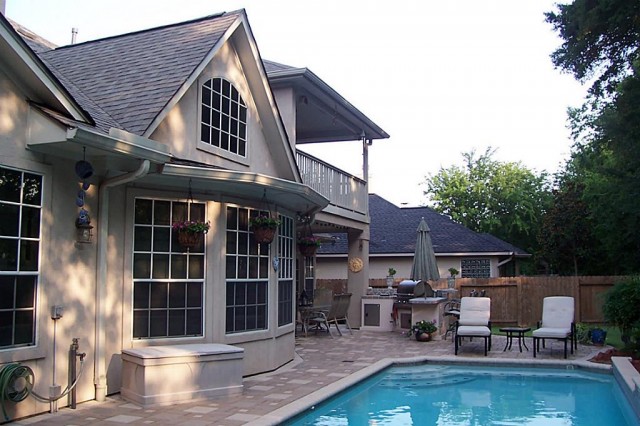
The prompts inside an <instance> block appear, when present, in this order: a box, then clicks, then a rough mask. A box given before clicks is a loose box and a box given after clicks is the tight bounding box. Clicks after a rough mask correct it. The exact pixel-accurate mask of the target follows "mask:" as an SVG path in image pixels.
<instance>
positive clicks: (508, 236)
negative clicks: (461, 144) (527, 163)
mask: <svg viewBox="0 0 640 426" xmlns="http://www.w3.org/2000/svg"><path fill="white" fill-rule="evenodd" d="M494 153H495V150H492V148H491V147H489V148H487V150H486V151H485V152H484V153H483V154H481V155H479V156H476V152H475V150H472V151H471V152H468V153H463V154H462V157H463V160H464V167H461V166H455V165H454V166H450V167H449V168H447V169H445V168H441V169H440V170H439V171H438V173H436V174H435V175H429V176H428V177H427V179H426V182H425V184H426V186H427V190H426V191H425V192H424V194H425V195H426V196H427V199H428V200H429V201H430V203H431V204H432V206H433V208H434V209H435V210H436V211H438V212H440V213H443V214H446V215H448V216H450V217H451V218H452V219H453V220H454V221H456V222H458V223H460V224H462V225H464V226H466V227H467V228H469V229H471V230H474V231H476V232H487V233H490V234H492V235H494V236H496V237H498V238H500V239H503V240H505V241H507V242H509V243H511V244H514V245H516V246H517V247H520V248H522V249H524V250H533V249H534V248H535V246H536V244H537V243H536V235H537V232H538V227H539V225H540V222H541V218H542V214H543V213H544V211H545V206H547V204H548V202H549V199H550V193H549V183H548V180H547V175H546V173H541V174H540V175H536V174H535V173H534V172H532V171H531V170H529V169H527V168H526V167H524V166H523V165H522V164H520V163H513V162H507V163H505V162H499V161H496V160H494V159H493V158H492V156H493V154H494Z"/></svg>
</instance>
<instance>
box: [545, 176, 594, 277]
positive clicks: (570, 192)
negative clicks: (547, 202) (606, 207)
mask: <svg viewBox="0 0 640 426" xmlns="http://www.w3.org/2000/svg"><path fill="white" fill-rule="evenodd" d="M583 192H584V184H583V183H582V182H581V181H580V180H579V179H576V177H575V175H571V174H569V173H564V174H559V175H558V176H557V177H556V188H554V189H553V191H552V193H553V201H552V202H551V206H550V207H549V209H548V210H547V212H546V213H545V215H544V217H543V219H542V226H541V228H540V232H539V234H538V242H539V244H540V253H539V258H540V259H541V260H542V261H543V262H544V263H545V264H546V265H547V267H548V272H551V273H555V274H560V275H591V274H598V273H600V268H599V267H600V265H601V264H602V263H603V261H604V259H602V258H601V257H600V250H598V246H597V245H596V244H595V237H594V235H593V225H592V222H593V221H592V220H591V217H590V214H589V206H588V205H587V203H586V202H585V201H584V199H583Z"/></svg>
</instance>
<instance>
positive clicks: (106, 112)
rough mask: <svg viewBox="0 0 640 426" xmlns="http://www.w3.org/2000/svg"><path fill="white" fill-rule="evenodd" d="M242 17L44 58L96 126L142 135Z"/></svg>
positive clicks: (68, 49) (194, 23)
mask: <svg viewBox="0 0 640 426" xmlns="http://www.w3.org/2000/svg"><path fill="white" fill-rule="evenodd" d="M241 13H243V12H242V11H237V12H230V13H223V14H219V15H214V16H208V17H205V18H200V19H197V20H193V21H188V22H183V23H179V24H174V25H168V26H164V27H159V28H153V29H149V30H144V31H138V32H134V33H129V34H124V35H119V36H115V37H109V38H105V39H101V40H94V41H90V42H86V43H80V44H74V45H69V46H64V47H60V48H57V49H54V50H50V51H45V52H41V53H40V56H41V57H42V58H43V60H44V61H45V62H46V63H47V64H48V65H49V66H50V67H51V69H52V71H53V72H54V74H56V75H57V76H58V78H60V80H61V81H62V82H63V84H65V85H66V84H69V82H72V84H71V87H67V89H68V90H69V92H71V93H72V95H73V96H75V97H76V99H77V100H78V102H79V103H80V104H81V105H82V106H83V107H84V108H85V109H86V110H87V111H90V113H91V114H92V115H93V113H96V114H97V115H99V116H100V117H99V119H97V120H96V121H100V123H101V124H103V125H106V126H113V127H117V128H121V129H124V130H127V131H129V132H132V133H135V134H138V135H142V134H144V132H145V131H146V130H147V129H148V128H149V126H150V125H151V123H152V122H153V120H154V119H155V118H156V116H157V115H158V114H159V113H160V112H161V111H162V109H163V108H164V107H165V105H166V104H167V102H168V101H169V100H171V99H172V97H173V96H174V95H175V94H176V92H177V91H178V89H179V88H180V87H182V85H183V84H184V83H185V82H186V80H187V79H188V78H189V76H190V75H191V74H192V73H193V71H194V70H195V68H196V67H197V66H198V65H199V64H200V63H201V62H202V60H203V59H204V58H205V56H206V55H207V54H208V53H209V52H210V51H211V49H212V48H213V47H214V46H215V44H216V43H217V42H218V41H219V40H220V37H221V36H222V35H223V34H224V33H225V32H226V31H227V29H228V28H229V26H230V25H231V24H232V23H233V22H234V21H235V20H236V19H237V18H238V16H239V15H240V14H241ZM85 104H88V105H85ZM98 105H99V108H98ZM94 118H96V117H94ZM103 130H104V129H103Z"/></svg>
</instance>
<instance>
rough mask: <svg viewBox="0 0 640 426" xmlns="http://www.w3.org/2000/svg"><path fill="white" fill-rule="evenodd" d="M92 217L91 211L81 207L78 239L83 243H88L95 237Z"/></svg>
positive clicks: (77, 222)
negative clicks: (90, 215)
mask: <svg viewBox="0 0 640 426" xmlns="http://www.w3.org/2000/svg"><path fill="white" fill-rule="evenodd" d="M92 229H93V226H91V217H89V212H88V211H86V210H85V209H80V213H78V218H77V219H76V241H77V242H79V243H82V244H88V243H90V242H91V240H92V239H93V232H92V231H91V230H92Z"/></svg>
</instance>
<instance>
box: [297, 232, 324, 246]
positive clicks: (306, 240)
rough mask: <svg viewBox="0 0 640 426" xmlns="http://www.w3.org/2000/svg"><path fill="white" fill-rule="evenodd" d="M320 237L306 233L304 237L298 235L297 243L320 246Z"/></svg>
mask: <svg viewBox="0 0 640 426" xmlns="http://www.w3.org/2000/svg"><path fill="white" fill-rule="evenodd" d="M320 244H321V243H320V238H318V237H316V236H315V235H311V236H309V235H307V236H304V237H300V238H298V245H301V246H316V247H320Z"/></svg>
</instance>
